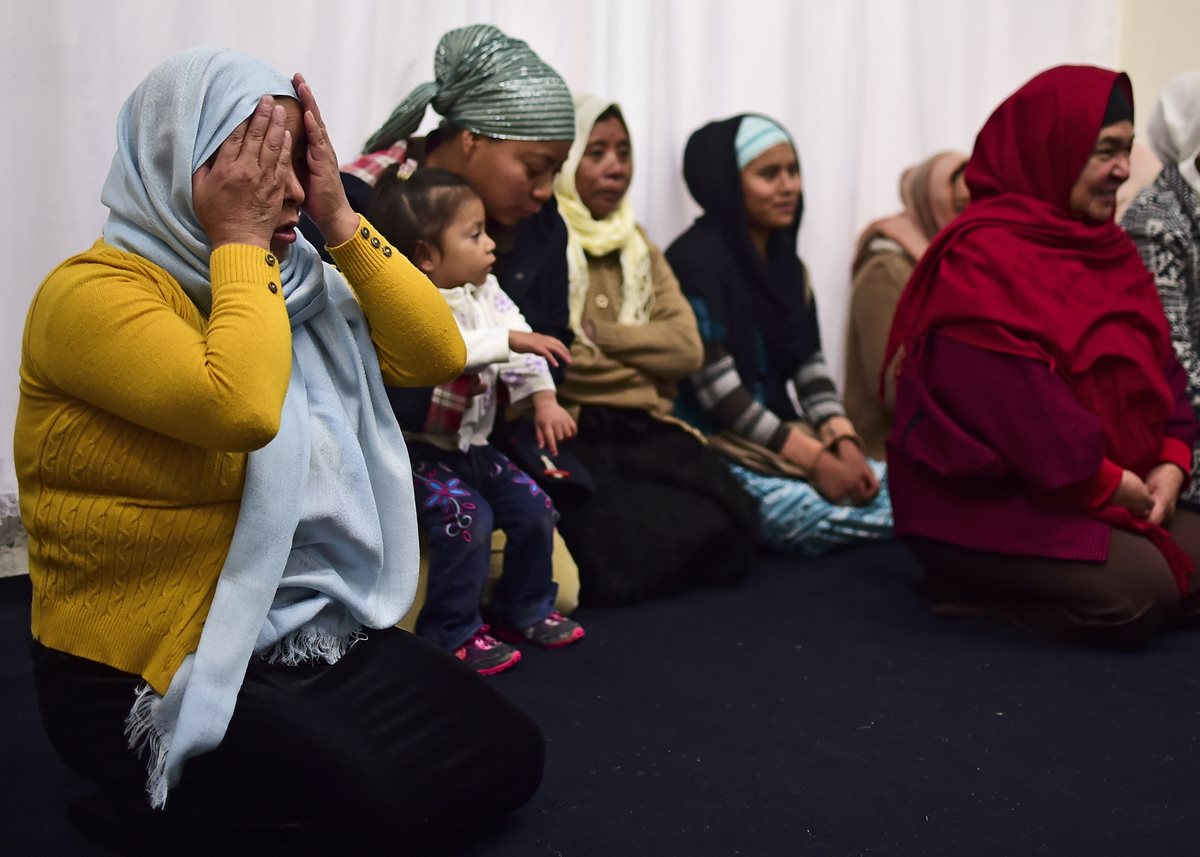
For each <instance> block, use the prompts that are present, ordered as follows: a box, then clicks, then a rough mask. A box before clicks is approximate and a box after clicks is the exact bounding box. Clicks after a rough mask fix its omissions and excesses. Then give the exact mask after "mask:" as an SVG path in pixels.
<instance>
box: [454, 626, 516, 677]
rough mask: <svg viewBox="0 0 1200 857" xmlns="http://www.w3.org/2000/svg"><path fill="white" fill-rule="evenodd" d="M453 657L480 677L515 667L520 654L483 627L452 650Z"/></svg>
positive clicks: (486, 627)
mask: <svg viewBox="0 0 1200 857" xmlns="http://www.w3.org/2000/svg"><path fill="white" fill-rule="evenodd" d="M454 657H456V658H458V659H459V660H460V661H462V662H463V663H464V664H466V665H467V666H469V667H470V668H471V669H473V670H475V672H477V673H479V674H480V675H495V674H496V673H502V672H504V671H505V670H509V669H512V668H513V667H515V666H516V665H517V662H518V661H520V660H521V653H520V652H518V651H517V650H516V649H514V648H513V647H512V646H510V645H508V644H507V643H501V642H500V641H499V640H497V639H496V638H495V637H493V636H492V635H491V634H489V633H488V626H487V625H484V626H483V627H481V628H480V629H479V630H478V631H476V632H475V636H473V637H472V638H471V639H469V640H467V642H466V643H464V644H463V645H461V646H459V647H458V648H457V649H455V650H454Z"/></svg>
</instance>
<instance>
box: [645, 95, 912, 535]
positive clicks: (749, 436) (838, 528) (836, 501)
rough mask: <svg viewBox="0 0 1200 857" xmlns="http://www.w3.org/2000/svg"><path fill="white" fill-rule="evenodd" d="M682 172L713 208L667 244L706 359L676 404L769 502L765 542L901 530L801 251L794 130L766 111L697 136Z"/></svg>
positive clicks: (764, 505)
mask: <svg viewBox="0 0 1200 857" xmlns="http://www.w3.org/2000/svg"><path fill="white" fill-rule="evenodd" d="M683 175H684V179H685V180H686V182H687V185H688V189H689V190H690V191H691V193H692V196H693V197H694V198H695V200H696V202H698V203H699V204H700V206H701V208H703V209H704V214H703V215H702V216H701V217H700V218H698V219H697V220H696V222H695V223H693V224H692V226H691V227H690V228H689V229H688V230H687V231H686V232H684V233H683V235H681V236H680V237H679V238H677V239H676V240H675V242H674V243H673V244H672V245H671V246H670V248H669V249H668V250H667V261H669V262H670V263H671V267H672V268H673V269H674V271H675V274H676V275H677V276H678V277H679V282H680V285H681V286H682V287H683V292H684V294H685V295H686V296H687V297H688V300H689V301H690V302H691V304H692V309H693V310H694V311H695V314H696V319H697V322H698V323H699V327H700V337H701V340H702V341H703V343H704V365H703V366H702V367H701V369H700V370H699V371H698V372H695V373H694V374H692V375H691V376H690V377H689V378H688V380H687V381H686V382H685V383H684V384H683V385H682V387H681V390H680V396H679V400H678V403H677V407H676V414H677V415H678V416H680V417H682V418H684V419H685V420H687V421H688V422H690V423H692V424H693V425H694V426H696V427H697V428H698V429H700V430H701V431H703V432H705V433H706V434H708V435H709V438H710V443H711V445H712V446H713V447H714V448H715V449H717V450H718V451H720V452H721V453H723V455H724V456H725V457H726V458H727V459H728V466H729V468H730V470H731V471H732V473H733V474H734V476H736V477H737V479H738V481H739V482H741V483H742V485H743V487H744V488H745V489H746V490H747V491H748V492H749V493H750V494H751V495H752V496H753V497H754V498H755V499H756V500H757V501H758V504H759V529H760V536H761V538H762V540H763V542H764V543H765V544H766V545H767V546H769V547H771V548H772V549H774V550H777V551H780V552H784V553H792V554H800V555H805V556H813V555H817V554H821V553H824V552H826V551H828V550H831V549H832V548H835V547H838V546H841V545H847V544H854V543H858V542H863V541H870V540H878V539H887V538H890V535H891V509H890V507H889V505H888V499H887V489H886V480H885V479H884V478H883V477H884V473H885V470H884V467H883V465H881V464H880V463H879V462H874V461H871V460H869V459H868V458H867V457H866V455H865V453H864V451H863V442H862V439H861V438H859V436H858V435H857V433H856V432H855V430H854V425H853V424H852V423H851V422H850V420H849V419H847V418H846V414H845V409H844V408H843V406H842V402H841V399H840V398H839V396H838V391H837V387H836V385H835V384H834V381H833V378H832V377H831V375H830V373H829V369H828V367H827V366H826V364H825V358H824V356H823V355H822V352H821V333H820V329H819V328H818V325H817V310H816V305H815V302H814V297H813V291H812V288H811V284H810V283H809V281H808V271H807V270H806V268H805V266H804V264H803V263H802V262H801V261H800V257H799V256H798V255H797V254H796V236H797V233H798V232H799V229H800V217H801V214H802V212H803V201H804V196H803V193H802V189H803V188H802V181H801V177H800V165H799V160H798V157H797V154H796V147H795V144H794V142H793V140H792V137H791V135H790V134H788V132H787V131H786V130H784V129H783V128H782V127H781V126H780V125H779V124H778V123H776V122H774V121H773V120H771V119H768V118H766V117H765V116H758V115H754V114H747V115H743V116H734V117H732V118H730V119H725V120H722V121H718V122H710V123H709V124H708V125H705V126H704V127H703V128H701V129H700V130H698V131H696V132H695V133H694V134H692V136H691V139H689V140H688V144H687V148H686V150H685V151H684V156H683Z"/></svg>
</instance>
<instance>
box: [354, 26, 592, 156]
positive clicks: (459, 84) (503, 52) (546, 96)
mask: <svg viewBox="0 0 1200 857" xmlns="http://www.w3.org/2000/svg"><path fill="white" fill-rule="evenodd" d="M433 77H434V79H433V81H431V82H429V83H422V84H421V85H420V86H418V87H417V88H416V89H414V90H413V91H412V92H410V93H409V94H408V97H406V98H405V99H404V100H403V101H401V102H400V104H399V106H398V107H397V108H396V109H395V110H394V111H392V115H391V116H389V117H388V119H387V121H386V122H384V123H383V127H381V128H380V129H379V130H378V131H376V132H375V133H374V134H372V135H371V139H370V140H368V141H367V145H366V151H367V152H375V151H378V150H380V149H386V148H387V147H389V146H391V145H393V144H394V143H396V142H398V141H400V140H404V139H407V138H408V137H409V136H410V135H412V134H413V133H414V132H416V130H417V128H418V127H419V126H420V124H421V119H422V118H423V117H424V116H425V108H426V107H429V106H430V105H432V106H433V109H434V110H436V111H437V112H438V113H440V114H441V115H442V116H444V117H445V119H446V121H447V122H449V123H451V124H453V125H457V126H458V127H460V128H466V129H467V130H468V131H474V132H475V133H476V134H482V135H483V136H485V137H493V138H495V139H497V140H572V139H574V138H575V107H574V105H573V104H572V102H571V93H570V92H569V91H568V90H567V85H566V83H564V82H563V79H562V78H561V77H560V76H559V74H558V72H556V71H555V70H554V69H552V68H551V67H550V66H548V65H547V64H546V63H545V61H544V60H542V58H541V57H539V56H538V55H537V54H535V53H534V52H533V49H532V48H530V47H529V45H527V44H525V42H523V41H521V40H520V39H514V38H511V37H509V36H506V35H505V34H504V33H502V32H501V31H500V30H498V29H497V28H495V27H493V26H492V25H491V24H471V25H470V26H468V27H459V28H458V29H457V30H451V31H450V32H448V33H446V34H445V35H444V36H442V38H441V40H440V41H438V46H437V50H436V51H435V52H434V55H433Z"/></svg>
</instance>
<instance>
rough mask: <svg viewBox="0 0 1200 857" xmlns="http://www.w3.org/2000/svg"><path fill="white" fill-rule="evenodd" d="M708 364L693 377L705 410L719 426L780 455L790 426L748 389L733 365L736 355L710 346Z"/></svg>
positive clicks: (706, 352) (706, 355)
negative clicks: (756, 399)
mask: <svg viewBox="0 0 1200 857" xmlns="http://www.w3.org/2000/svg"><path fill="white" fill-rule="evenodd" d="M705 358H706V362H705V365H704V366H702V367H701V368H700V369H699V371H697V372H695V373H693V374H692V376H691V382H692V387H693V388H694V389H695V392H696V399H697V400H698V401H699V402H700V405H701V407H703V408H704V410H706V411H707V412H708V413H710V414H711V415H712V417H713V419H715V420H716V422H717V424H718V425H720V426H722V427H724V428H727V429H729V430H730V431H732V432H733V433H734V434H736V435H738V436H739V437H744V438H746V439H747V440H751V441H753V442H754V443H757V444H759V445H760V446H765V447H767V448H768V449H771V450H774V451H776V452H778V451H779V450H780V449H782V448H783V444H784V441H786V440H787V436H788V427H787V425H786V424H785V423H784V422H783V421H782V420H780V419H779V417H777V416H775V414H773V413H771V412H770V411H769V410H767V409H766V408H765V407H763V406H762V404H760V403H759V402H757V401H755V399H754V396H752V395H751V394H750V391H749V390H747V389H746V386H745V384H743V383H742V379H741V376H739V375H738V371H737V368H736V367H735V366H734V363H733V355H731V354H729V353H728V352H726V351H725V350H724V349H723V348H721V346H719V345H714V344H712V343H708V344H707V345H706V348H705Z"/></svg>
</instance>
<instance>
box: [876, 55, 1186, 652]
mask: <svg viewBox="0 0 1200 857" xmlns="http://www.w3.org/2000/svg"><path fill="white" fill-rule="evenodd" d="M1132 140H1133V94H1132V89H1131V87H1130V83H1129V79H1128V78H1127V77H1126V76H1125V75H1124V74H1119V73H1117V72H1113V71H1108V70H1105V69H1099V68H1094V67H1087V66H1061V67H1057V68H1053V69H1050V70H1048V71H1045V72H1043V73H1041V74H1039V75H1038V76H1036V77H1034V78H1033V79H1032V80H1030V81H1029V82H1028V83H1026V84H1025V85H1024V86H1023V87H1021V88H1020V89H1019V90H1017V92H1016V93H1014V94H1013V95H1012V96H1010V97H1009V98H1008V99H1007V100H1006V101H1005V102H1004V103H1003V104H1001V105H1000V106H999V107H998V108H997V109H996V111H995V112H994V113H993V114H992V115H991V117H990V118H989V119H988V121H987V123H986V124H985V125H984V127H983V130H982V131H980V133H979V136H978V138H977V140H976V143H975V149H974V152H973V153H972V155H971V160H970V163H969V164H968V166H967V171H966V179H967V184H968V186H969V188H970V194H971V203H970V205H969V206H968V208H967V209H966V211H965V212H964V213H963V214H962V215H960V216H959V217H958V219H957V220H955V221H954V223H952V224H951V225H950V226H949V227H948V228H946V229H945V230H943V231H942V233H941V234H940V236H939V237H938V239H937V240H936V241H934V243H933V244H932V245H931V246H930V248H929V250H928V251H927V252H926V254H925V256H924V257H923V258H922V260H921V263H920V265H918V267H917V269H916V271H915V272H914V274H913V278H912V280H911V281H910V282H909V285H908V287H907V289H906V290H905V293H904V295H903V297H902V298H901V301H900V305H899V306H898V308H897V311H896V318H895V322H894V325H893V327H892V332H891V339H890V341H889V344H888V352H887V355H886V356H885V362H884V365H885V366H886V365H890V364H891V361H892V358H893V357H894V356H895V355H897V353H898V352H899V360H900V362H899V366H898V369H897V375H896V377H897V381H896V421H895V428H894V430H893V431H892V434H891V435H890V437H889V438H888V465H889V476H890V478H891V487H892V502H893V506H894V508H895V515H896V531H897V534H898V535H902V536H904V537H906V539H907V540H908V542H909V543H910V544H911V545H912V547H913V549H914V551H915V552H916V553H917V555H918V556H919V557H920V558H921V559H922V560H923V562H924V564H925V566H926V571H927V576H926V586H927V589H928V592H929V595H930V596H931V597H932V599H933V600H934V602H935V604H936V605H937V609H938V610H940V611H941V612H944V613H950V614H963V613H969V614H988V615H992V616H995V617H998V618H1001V619H1004V620H1006V621H1009V622H1011V623H1014V624H1016V625H1019V626H1023V627H1026V628H1030V629H1033V630H1035V631H1038V632H1041V633H1045V634H1050V635H1054V636H1057V637H1062V638H1067V639H1072V640H1077V641H1081V642H1085V643H1093V644H1118V645H1128V644H1135V643H1139V642H1141V641H1144V640H1145V639H1146V638H1147V637H1148V636H1149V635H1150V634H1151V633H1153V632H1154V631H1155V630H1157V629H1159V628H1161V627H1162V626H1163V625H1164V624H1166V623H1167V622H1168V621H1170V620H1171V619H1172V618H1173V617H1175V616H1178V615H1180V614H1181V613H1183V614H1192V613H1195V612H1196V610H1197V609H1198V607H1200V599H1198V598H1197V597H1196V594H1195V593H1196V589H1197V582H1198V581H1197V577H1196V575H1195V574H1194V570H1195V563H1196V561H1197V559H1200V516H1198V515H1197V514H1195V513H1194V512H1191V511H1185V510H1184V509H1182V508H1177V506H1176V504H1177V501H1178V499H1179V495H1180V489H1181V488H1182V486H1183V485H1184V483H1185V482H1186V480H1187V478H1188V476H1189V474H1190V470H1191V461H1192V453H1191V449H1192V441H1193V439H1194V437H1195V433H1196V427H1195V423H1194V420H1193V417H1192V412H1191V406H1190V404H1189V402H1188V399H1187V396H1186V393H1185V380H1186V379H1185V377H1184V373H1183V370H1182V369H1181V367H1180V365H1179V361H1178V360H1177V359H1176V357H1175V353H1174V351H1173V350H1172V347H1171V339H1170V334H1169V332H1168V329H1167V322H1166V319H1165V318H1164V316H1163V311H1162V305H1161V303H1160V302H1159V299H1158V295H1157V294H1156V293H1155V288H1154V281H1153V278H1152V277H1151V276H1150V274H1149V273H1148V272H1147V271H1146V269H1145V268H1144V267H1143V265H1142V262H1141V259H1140V258H1139V257H1138V253H1137V250H1136V248H1135V247H1134V245H1133V243H1132V242H1131V241H1130V240H1129V238H1128V237H1127V236H1126V235H1125V234H1124V233H1123V232H1122V231H1121V230H1120V228H1119V227H1118V226H1117V225H1116V223H1114V222H1113V215H1114V211H1115V206H1116V191H1117V188H1118V187H1119V186H1120V184H1121V183H1122V182H1123V181H1124V180H1125V179H1126V178H1127V177H1128V172H1129V150H1130V146H1131V144H1132Z"/></svg>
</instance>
